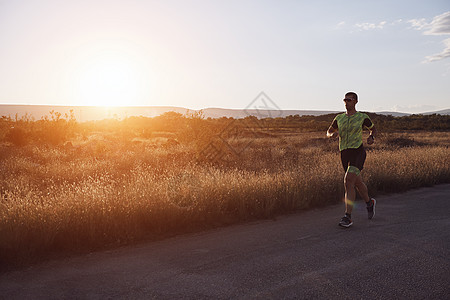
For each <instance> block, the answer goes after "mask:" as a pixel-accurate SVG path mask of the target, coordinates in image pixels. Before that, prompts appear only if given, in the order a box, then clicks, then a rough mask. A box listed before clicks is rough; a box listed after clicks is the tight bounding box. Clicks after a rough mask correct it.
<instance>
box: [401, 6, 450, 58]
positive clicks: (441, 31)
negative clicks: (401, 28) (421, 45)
mask: <svg viewBox="0 0 450 300" xmlns="http://www.w3.org/2000/svg"><path fill="white" fill-rule="evenodd" d="M408 23H410V24H411V26H412V28H414V29H416V30H420V31H422V30H425V31H424V32H423V34H424V35H450V11H447V12H445V13H443V14H440V15H438V16H436V17H434V18H433V20H432V21H431V22H430V23H428V22H427V21H426V20H425V19H412V20H409V21H408ZM442 42H443V44H444V46H445V48H444V50H443V51H442V52H441V53H437V54H433V55H430V56H427V57H425V60H424V61H423V62H432V61H438V60H442V59H445V58H448V57H450V38H449V39H445V40H443V41H442Z"/></svg>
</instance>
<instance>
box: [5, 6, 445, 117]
mask: <svg viewBox="0 0 450 300" xmlns="http://www.w3.org/2000/svg"><path fill="white" fill-rule="evenodd" d="M449 83H450V1H449V0H428V1H426V0H423V1H415V0H412V1H411V0H390V1H385V0H379V1H364V0H358V1H356V0H355V1H353V0H317V1H306V0H305V1H303V0H297V1H290V0H280V1H275V0H273V1H266V0H259V1H250V0H226V1H225V0H223V1H218V0H209V1H206V0H184V1H182V0H179V1H178V0H164V1H162V0H161V1H152V0H148V1H138V0H127V1H119V0H105V1H103V0H89V1H85V0H77V1H58V0H39V1H37V0H0V103H1V104H49V105H103V106H114V105H122V106H127V105H133V106H141V105H149V106H181V107H185V108H190V109H203V108H209V107H218V108H233V109H244V108H246V107H248V106H249V105H251V104H252V103H255V100H256V99H257V97H258V95H261V92H264V94H265V95H267V97H269V99H270V100H271V101H268V102H267V101H266V103H268V106H269V107H270V108H279V109H299V110H302V109H304V110H333V111H342V110H344V104H343V102H342V99H343V98H344V94H345V93H346V92H348V91H355V92H356V93H358V96H359V103H358V105H357V109H358V110H362V111H372V112H377V111H398V112H407V113H420V112H428V111H435V110H440V109H448V108H450V84H449Z"/></svg>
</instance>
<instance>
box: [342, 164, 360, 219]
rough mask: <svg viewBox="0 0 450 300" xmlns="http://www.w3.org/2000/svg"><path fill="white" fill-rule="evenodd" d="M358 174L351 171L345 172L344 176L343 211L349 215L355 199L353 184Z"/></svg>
mask: <svg viewBox="0 0 450 300" xmlns="http://www.w3.org/2000/svg"><path fill="white" fill-rule="evenodd" d="M357 178H358V175H356V174H355V173H352V172H346V173H345V176H344V187H345V213H346V214H348V215H351V213H352V210H353V203H354V202H355V199H356V190H355V185H356V181H357Z"/></svg>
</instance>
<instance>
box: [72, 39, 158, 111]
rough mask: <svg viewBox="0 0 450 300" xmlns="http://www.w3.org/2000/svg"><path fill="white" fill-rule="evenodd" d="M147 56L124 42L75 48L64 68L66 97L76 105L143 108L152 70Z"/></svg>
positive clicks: (109, 41)
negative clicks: (140, 106)
mask: <svg viewBox="0 0 450 300" xmlns="http://www.w3.org/2000/svg"><path fill="white" fill-rule="evenodd" d="M145 55H146V53H145V52H144V51H143V50H142V49H140V48H139V47H137V46H135V45H133V44H131V43H129V42H127V41H123V40H106V41H105V40H104V41H95V42H92V43H87V44H84V45H82V46H80V47H79V48H75V50H74V54H73V56H72V58H71V60H70V63H69V65H68V67H67V70H68V74H69V76H67V77H66V78H67V80H66V81H65V82H66V85H65V86H66V87H67V88H66V89H65V90H66V95H67V98H70V99H71V101H73V103H76V105H87V106H134V105H146V104H147V103H148V101H149V98H150V90H151V87H150V84H151V83H153V84H154V78H153V76H152V74H153V69H154V68H153V67H152V66H150V65H149V63H148V57H146V56H145Z"/></svg>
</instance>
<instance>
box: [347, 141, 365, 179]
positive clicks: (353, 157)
mask: <svg viewBox="0 0 450 300" xmlns="http://www.w3.org/2000/svg"><path fill="white" fill-rule="evenodd" d="M341 161H342V167H344V170H345V172H352V173H355V174H356V175H359V173H360V172H361V171H362V169H363V167H364V162H365V161H366V150H364V147H363V145H361V146H360V147H359V148H356V149H353V148H348V149H345V150H342V151H341Z"/></svg>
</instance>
